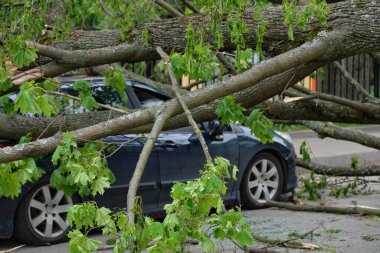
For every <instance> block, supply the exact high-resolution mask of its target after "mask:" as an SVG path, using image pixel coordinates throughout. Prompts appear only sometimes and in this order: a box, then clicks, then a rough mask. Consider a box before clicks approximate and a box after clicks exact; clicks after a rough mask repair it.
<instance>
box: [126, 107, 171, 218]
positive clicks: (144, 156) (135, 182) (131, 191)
mask: <svg viewBox="0 0 380 253" xmlns="http://www.w3.org/2000/svg"><path fill="white" fill-rule="evenodd" d="M174 109H175V107H174V105H173V104H172V105H169V106H167V107H165V106H163V107H162V108H161V110H160V111H158V113H157V117H156V119H155V120H156V121H155V123H154V125H153V128H152V131H151V132H150V134H149V136H148V139H147V141H146V143H145V144H144V147H143V150H142V151H141V153H140V156H139V160H138V161H137V164H136V168H135V170H134V172H133V176H132V178H131V181H130V183H129V187H128V194H127V214H128V223H129V224H134V223H135V213H134V212H133V209H134V206H135V199H136V194H137V190H138V188H139V185H140V180H141V177H142V175H143V173H144V169H145V166H146V163H147V162H148V159H149V156H150V154H151V153H152V150H153V148H154V145H155V143H156V141H157V138H158V135H159V134H160V133H161V131H162V128H163V127H164V125H165V122H166V120H167V119H169V118H170V117H171V115H172V114H173V112H174Z"/></svg>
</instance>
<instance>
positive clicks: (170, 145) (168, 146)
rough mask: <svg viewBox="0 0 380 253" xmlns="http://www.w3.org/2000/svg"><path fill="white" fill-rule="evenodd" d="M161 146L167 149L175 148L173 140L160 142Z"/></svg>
mask: <svg viewBox="0 0 380 253" xmlns="http://www.w3.org/2000/svg"><path fill="white" fill-rule="evenodd" d="M161 147H163V148H164V149H166V150H167V151H173V150H174V149H176V148H177V145H176V144H175V143H174V142H173V141H165V142H164V143H162V144H161Z"/></svg>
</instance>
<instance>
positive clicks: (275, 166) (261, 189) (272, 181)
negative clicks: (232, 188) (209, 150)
mask: <svg viewBox="0 0 380 253" xmlns="http://www.w3.org/2000/svg"><path fill="white" fill-rule="evenodd" d="M283 182H284V172H283V168H282V166H281V163H280V161H279V160H278V159H277V157H275V156H274V155H272V154H270V153H260V154H258V155H257V156H255V157H254V158H253V160H252V162H251V163H250V165H248V167H247V168H246V170H245V172H244V176H243V179H242V183H241V188H240V193H241V200H242V204H243V206H244V207H245V208H249V209H257V208H263V207H265V203H266V201H267V199H269V200H275V199H277V198H278V196H279V195H280V193H281V191H282V188H283V185H284V183H283Z"/></svg>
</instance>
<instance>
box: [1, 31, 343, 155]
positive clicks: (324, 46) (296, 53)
mask: <svg viewBox="0 0 380 253" xmlns="http://www.w3.org/2000/svg"><path fill="white" fill-rule="evenodd" d="M340 39H342V37H341V34H339V33H336V32H331V33H324V34H322V35H321V36H320V37H318V39H315V40H313V41H311V42H308V43H306V44H304V45H302V46H300V47H299V48H296V49H294V50H291V51H289V52H287V53H285V54H281V55H278V56H276V57H274V58H271V59H268V60H266V61H263V62H261V63H260V64H258V65H255V66H254V67H252V68H251V69H250V70H247V71H246V72H244V73H242V74H240V75H238V76H234V77H232V78H231V79H229V80H228V81H223V82H218V83H215V84H212V85H210V86H208V87H206V88H204V89H202V90H199V91H195V92H192V93H190V94H186V95H185V96H183V99H184V102H185V103H186V104H187V106H188V107H189V108H194V107H196V106H199V105H202V104H207V103H210V102H211V101H213V100H215V99H218V98H220V97H223V96H226V95H229V94H232V93H235V92H238V91H241V90H243V89H246V88H248V87H250V86H252V85H254V84H256V83H258V82H259V81H262V80H264V79H266V78H268V77H270V76H273V75H275V74H279V73H281V72H284V71H286V70H288V69H291V68H293V67H296V66H299V65H302V64H306V63H308V62H311V61H313V60H314V59H316V58H318V57H319V56H320V55H322V54H323V55H325V56H326V55H329V54H331V53H332V52H334V48H333V47H332V45H331V44H330V42H332V41H336V42H337V41H339V40H340ZM287 85H288V84H287V83H286V86H287ZM286 86H285V87H283V89H285V88H286ZM275 94H276V93H275V92H273V90H272V91H269V92H268V93H267V95H269V96H266V97H264V96H263V97H262V100H261V101H258V102H262V101H264V100H265V99H267V98H270V97H272V96H274V95H275ZM166 103H167V104H168V106H170V105H172V104H173V105H175V106H174V107H176V111H175V112H174V115H176V114H178V113H180V112H181V111H180V109H179V108H178V101H177V100H171V101H168V102H166ZM158 109H159V106H155V107H151V108H149V109H146V110H143V111H139V112H135V113H132V114H129V115H126V116H123V117H120V118H117V119H112V120H109V121H106V122H103V123H100V124H97V125H94V126H91V127H87V128H83V129H80V130H76V131H73V132H72V135H73V137H74V139H75V140H76V141H78V142H84V141H89V140H96V139H99V138H102V137H105V136H109V135H113V134H115V133H118V132H121V131H122V130H124V131H125V129H128V128H129V129H133V128H135V127H139V126H143V125H146V124H148V123H152V122H153V121H154V115H156V113H157V111H158ZM60 140H61V135H60V134H57V135H56V136H53V137H50V138H47V139H43V140H38V141H36V142H31V143H27V144H19V145H16V146H14V147H7V148H3V149H0V162H10V161H15V160H20V159H23V158H26V157H30V156H35V155H38V154H41V153H50V152H52V151H53V150H54V149H55V147H56V146H57V145H58V144H59V143H60Z"/></svg>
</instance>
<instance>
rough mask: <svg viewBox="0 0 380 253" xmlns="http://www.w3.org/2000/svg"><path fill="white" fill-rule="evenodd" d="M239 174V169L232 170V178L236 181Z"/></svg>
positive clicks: (235, 167)
mask: <svg viewBox="0 0 380 253" xmlns="http://www.w3.org/2000/svg"><path fill="white" fill-rule="evenodd" d="M238 172H239V169H238V167H237V166H234V167H233V169H232V178H233V179H234V180H235V181H236V180H237V179H236V175H237V173H238Z"/></svg>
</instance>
